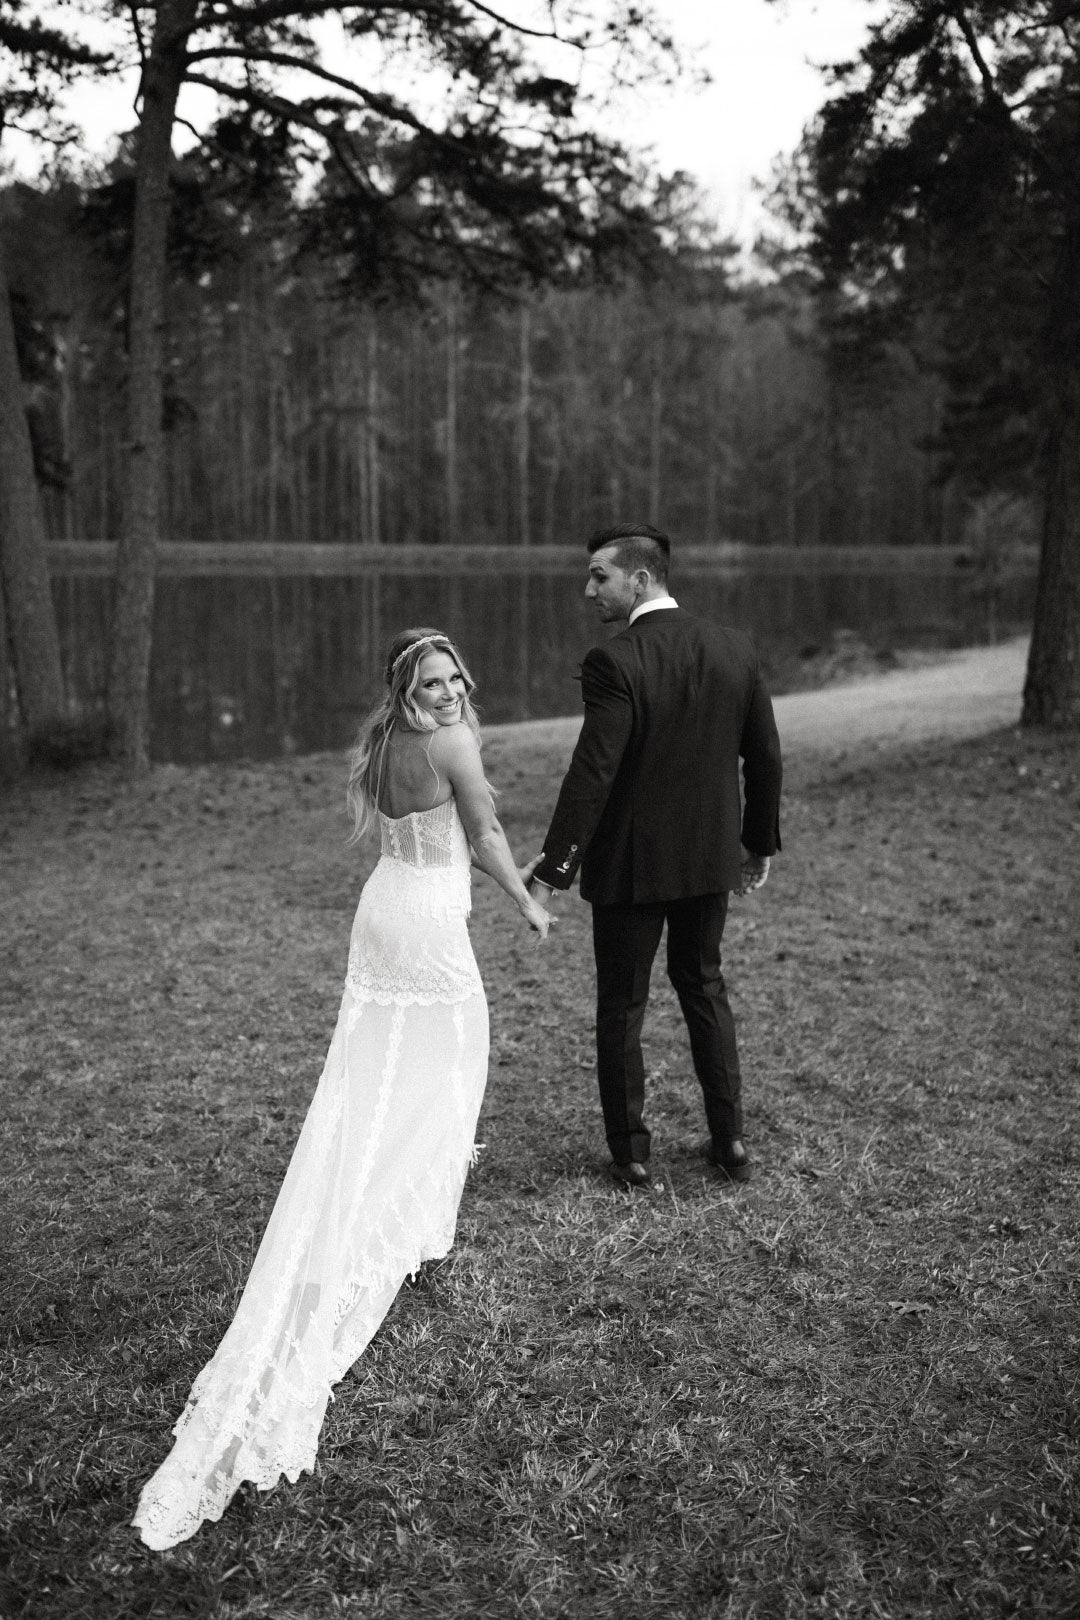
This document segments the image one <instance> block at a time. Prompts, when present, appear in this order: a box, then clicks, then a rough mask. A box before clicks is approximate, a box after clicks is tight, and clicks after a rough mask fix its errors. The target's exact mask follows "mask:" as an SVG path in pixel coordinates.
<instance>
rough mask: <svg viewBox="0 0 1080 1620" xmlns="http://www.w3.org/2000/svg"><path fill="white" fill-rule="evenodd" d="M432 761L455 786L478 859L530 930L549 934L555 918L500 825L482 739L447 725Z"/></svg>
mask: <svg viewBox="0 0 1080 1620" xmlns="http://www.w3.org/2000/svg"><path fill="white" fill-rule="evenodd" d="M430 758H431V762H432V764H433V765H434V766H435V767H436V768H437V770H438V771H439V773H440V775H442V776H444V777H445V778H446V779H447V780H448V781H449V783H450V786H451V787H452V788H453V790H454V798H455V799H456V800H457V807H458V814H459V815H460V817H461V821H462V825H463V826H464V828H465V832H466V834H467V835H468V839H469V843H470V844H471V845H472V851H473V859H474V861H475V862H476V865H477V866H478V867H479V868H480V870H481V871H482V872H486V873H487V874H488V876H489V877H493V878H494V879H495V882H496V883H497V884H498V885H499V887H500V888H501V889H504V890H505V891H506V893H507V894H508V895H509V896H510V898H511V900H513V902H514V904H515V905H516V906H517V908H518V910H519V911H520V912H521V915H522V916H523V917H524V918H525V921H526V922H527V923H528V924H529V927H530V928H535V930H536V932H537V933H538V934H539V935H540V937H541V938H542V939H546V938H547V931H548V928H549V927H550V925H551V920H552V919H551V917H550V916H549V914H548V913H547V912H546V911H545V910H544V908H543V906H542V905H541V904H540V902H539V901H538V900H537V899H536V898H535V896H534V895H531V894H530V893H529V891H528V889H527V888H526V887H525V884H524V883H523V882H522V879H521V874H520V872H519V871H518V869H517V866H516V865H515V864H514V857H513V855H512V854H511V853H510V845H509V844H508V843H507V841H506V834H505V833H504V832H503V830H502V827H501V826H500V824H499V818H498V816H497V815H496V814H495V807H494V805H493V804H492V802H491V793H490V790H489V788H488V785H487V782H486V780H485V778H484V767H483V765H482V764H481V763H480V750H479V748H478V747H477V745H476V739H475V738H474V736H473V734H472V732H471V731H470V730H469V728H468V726H466V725H457V726H442V727H440V728H439V730H438V731H437V732H436V733H435V734H434V736H433V738H432V747H431V751H430Z"/></svg>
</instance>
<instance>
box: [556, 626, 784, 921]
mask: <svg viewBox="0 0 1080 1620" xmlns="http://www.w3.org/2000/svg"><path fill="white" fill-rule="evenodd" d="M581 690H582V697H583V699H584V702H585V720H584V724H583V725H582V728H581V735H580V737H579V738H578V743H577V747H576V748H575V749H574V755H573V758H572V759H571V761H570V768H569V770H568V771H567V773H566V777H565V779H564V781H563V784H562V788H561V790H560V792H559V798H558V802H557V804H556V806H555V813H554V815H553V817H552V821H551V826H550V828H549V829H548V834H547V837H546V838H545V840H544V859H543V862H542V863H541V865H540V866H539V867H538V868H537V871H536V876H537V878H538V879H539V880H540V882H541V883H546V884H548V885H549V886H550V887H552V888H556V889H566V888H569V886H570V884H571V883H572V882H573V879H574V876H575V874H576V872H577V870H578V867H579V865H580V867H581V893H582V896H583V898H584V899H586V900H589V901H591V902H592V903H593V904H594V905H627V904H639V903H644V902H647V901H658V900H682V899H687V898H689V897H690V896H692V895H701V894H717V893H720V892H722V891H725V890H730V889H735V888H737V887H738V885H739V879H740V865H741V858H740V849H739V845H740V842H741V843H743V844H745V845H746V848H747V849H749V850H751V851H753V853H754V854H756V855H772V854H774V853H775V851H776V850H778V849H779V848H780V821H779V806H780V782H781V766H780V739H779V737H778V736H777V731H776V721H775V719H774V718H773V710H772V703H771V702H770V700H769V695H768V692H767V691H766V689H765V686H764V684H763V682H762V679H761V674H760V671H759V668H758V659H757V654H756V652H755V651H754V647H753V644H752V642H751V641H750V639H749V637H748V636H745V635H743V634H742V632H741V631H739V630H729V629H724V628H722V627H721V626H719V625H714V624H710V623H709V622H708V621H707V620H704V619H699V618H695V617H694V615H693V614H690V613H686V612H684V611H683V609H682V608H658V609H655V610H654V611H652V612H650V613H643V614H641V615H640V616H639V617H638V618H637V619H636V620H635V621H634V623H633V624H632V625H628V626H627V628H626V629H625V630H623V631H621V632H620V633H619V634H618V635H617V636H615V637H613V639H612V640H611V641H608V642H605V643H604V644H603V645H602V646H599V647H594V648H592V650H591V651H590V652H589V653H587V654H586V657H585V661H584V663H583V664H582V666H581ZM740 758H741V759H742V762H743V789H744V797H745V804H742V803H740V792H739V760H740Z"/></svg>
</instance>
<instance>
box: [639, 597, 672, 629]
mask: <svg viewBox="0 0 1080 1620" xmlns="http://www.w3.org/2000/svg"><path fill="white" fill-rule="evenodd" d="M678 605H679V604H678V602H676V600H675V598H674V597H673V596H654V597H653V599H652V601H651V602H639V603H638V605H637V607H636V608H635V609H634V611H633V613H631V615H630V620H629V622H630V623H631V624H633V622H634V620H635V619H640V618H641V615H642V614H643V613H655V612H656V611H657V609H658V608H673V607H678Z"/></svg>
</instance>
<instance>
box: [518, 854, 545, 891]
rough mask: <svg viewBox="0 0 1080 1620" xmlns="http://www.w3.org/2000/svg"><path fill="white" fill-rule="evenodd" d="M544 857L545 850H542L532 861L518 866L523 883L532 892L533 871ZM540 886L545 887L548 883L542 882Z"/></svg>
mask: <svg viewBox="0 0 1080 1620" xmlns="http://www.w3.org/2000/svg"><path fill="white" fill-rule="evenodd" d="M543 858H544V852H543V850H541V851H540V853H539V855H534V856H533V858H532V860H531V861H526V862H525V865H524V866H519V867H518V877H519V878H520V879H521V881H522V883H524V885H525V887H526V888H527V889H528V890H529V892H530V893H531V892H532V886H533V873H534V872H535V871H536V868H537V867H538V866H539V865H540V862H541V861H542V860H543ZM540 887H541V888H545V887H546V884H543V883H542V884H541V885H540Z"/></svg>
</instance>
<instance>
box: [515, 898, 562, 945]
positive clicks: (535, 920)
mask: <svg viewBox="0 0 1080 1620" xmlns="http://www.w3.org/2000/svg"><path fill="white" fill-rule="evenodd" d="M519 910H520V911H521V915H522V916H523V917H524V918H525V921H526V922H527V923H528V925H529V927H530V928H531V929H532V930H533V932H534V933H536V934H539V935H540V938H541V940H545V939H547V937H548V929H549V928H550V927H551V925H552V923H553V922H554V921H555V918H554V917H553V916H552V915H551V913H550V911H545V910H544V908H543V906H542V905H541V904H540V902H539V900H534V899H533V897H532V895H531V894H530V895H527V896H526V898H525V900H524V902H523V903H522V905H521V906H520V907H519Z"/></svg>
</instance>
